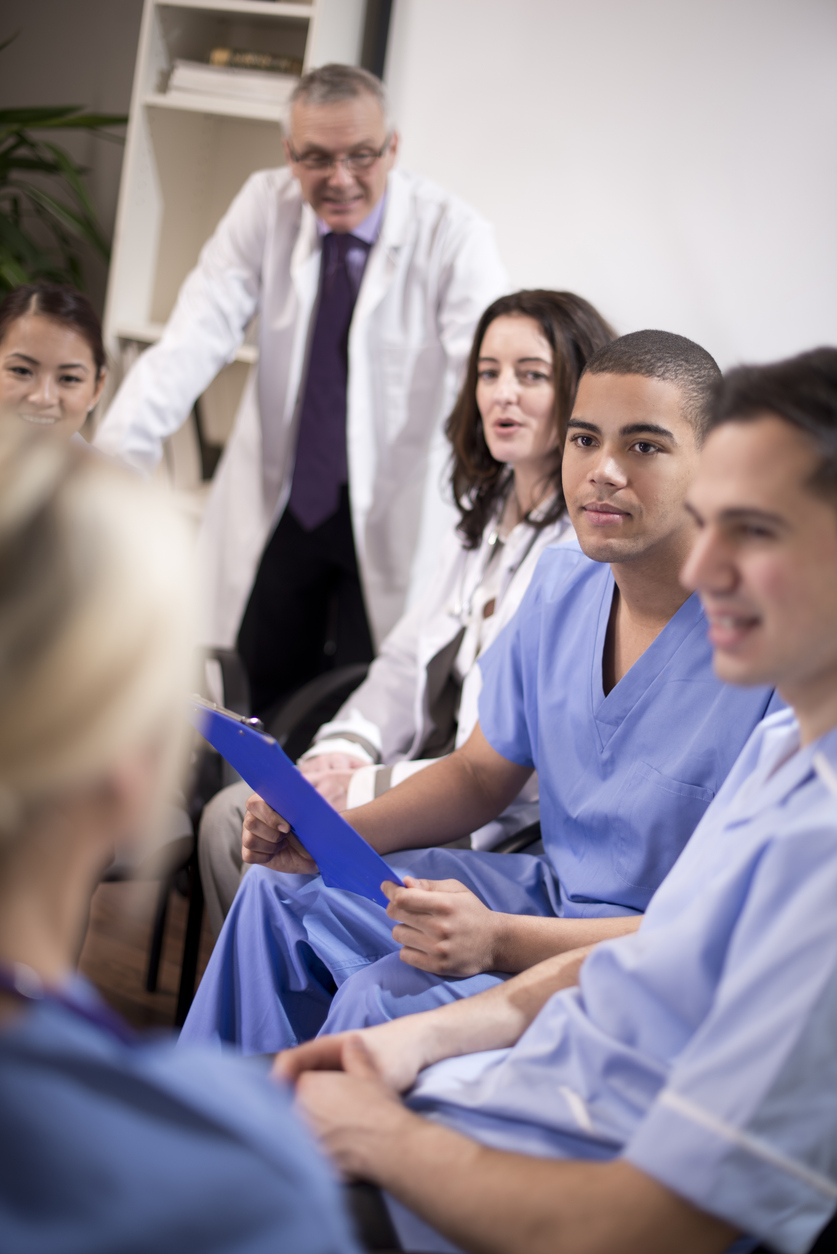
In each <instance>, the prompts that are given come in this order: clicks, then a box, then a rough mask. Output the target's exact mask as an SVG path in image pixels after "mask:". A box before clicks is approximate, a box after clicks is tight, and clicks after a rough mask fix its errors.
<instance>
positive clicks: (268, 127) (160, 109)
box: [103, 0, 365, 489]
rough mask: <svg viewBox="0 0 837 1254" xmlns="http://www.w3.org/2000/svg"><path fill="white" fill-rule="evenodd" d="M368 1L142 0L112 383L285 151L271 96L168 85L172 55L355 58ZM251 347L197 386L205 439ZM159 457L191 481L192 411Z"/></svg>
mask: <svg viewBox="0 0 837 1254" xmlns="http://www.w3.org/2000/svg"><path fill="white" fill-rule="evenodd" d="M364 11H365V0H307V2H306V0H300V2H299V3H293V2H290V0H287V2H286V0H177V3H173V2H171V0H145V6H144V9H143V18H142V25H141V28H140V38H139V47H138V49H137V61H136V68H135V71H134V84H133V91H132V96H131V110H130V119H129V123H128V133H127V137H126V145H125V158H124V162H123V168H122V179H121V184H120V190H119V205H118V209H117V215H116V227H115V232H114V241H113V252H112V258H111V267H110V275H109V281H108V293H107V300H106V305H105V316H104V332H105V341H106V345H107V348H108V352H109V354H110V356H111V359H112V361H113V365H114V371H113V374H114V379H113V384H114V386H115V385H116V384H118V382H119V380H120V378H121V377H122V375H123V374H124V371H125V370H126V368H127V367H128V366H129V365H130V364H131V362H132V361H133V360H135V358H136V356H137V354H138V353H139V352H141V351H142V350H143V349H144V348H145V347H147V346H148V345H149V344H153V343H154V342H155V341H156V340H158V339H159V338H160V335H161V334H162V331H163V327H164V326H165V323H166V321H167V319H168V317H169V314H170V313H171V311H172V308H173V306H174V302H175V299H176V297H177V293H178V291H179V289H180V285H181V283H182V282H183V280H184V278H185V277H186V275H187V274H188V273H189V271H190V270H191V269H192V267H193V266H194V264H195V262H196V261H197V258H198V254H199V252H200V250H201V247H202V246H203V244H204V243H205V241H206V240H207V239H208V238H209V236H210V235H211V234H212V232H213V230H214V229H215V227H216V225H217V223H218V221H219V219H220V218H221V216H222V215H223V213H224V212H225V210H226V209H227V207H228V205H229V204H230V202H231V201H232V199H233V197H234V196H235V195H236V193H237V192H238V190H239V189H240V187H241V186H242V184H243V183H244V181H245V179H247V177H248V176H249V175H250V174H252V173H253V172H254V171H255V170H261V169H265V168H267V167H270V166H277V165H281V164H283V161H284V158H283V154H282V144H281V136H282V130H281V110H280V109H279V108H278V107H276V106H274V105H269V104H260V103H251V102H249V101H238V100H234V99H229V98H223V97H214V96H210V95H194V96H190V97H187V98H186V99H184V98H183V94H182V93H178V94H177V95H171V96H168V95H167V94H166V88H167V85H168V78H169V75H170V73H171V69H172V66H173V64H174V61H175V60H176V59H177V58H184V59H187V60H191V61H207V60H208V58H209V53H210V52H211V50H212V49H213V48H216V47H232V48H242V49H245V50H247V51H258V52H269V53H274V54H284V55H290V56H295V57H299V58H301V59H302V61H303V66H304V68H305V69H309V68H311V67H313V66H316V65H322V64H324V63H325V62H327V61H343V62H346V63H347V64H350V65H357V64H358V63H359V60H360V50H361V39H362V32H363V19H364ZM256 357H257V350H256V347H255V344H253V343H245V344H244V345H242V347H241V349H240V350H239V352H238V354H237V356H236V360H235V361H234V362H232V363H231V364H230V365H229V366H227V367H226V368H225V369H224V370H223V371H222V372H221V374H219V375H218V377H217V378H216V380H215V382H214V383H213V384H212V385H211V386H210V388H209V389H208V390H207V392H206V393H205V394H204V396H203V397H202V398H201V416H202V419H203V422H204V425H205V429H206V435H207V437H208V439H209V440H210V441H211V442H212V443H215V444H222V443H223V442H224V441H225V439H226V437H227V435H228V434H229V431H230V428H231V426H232V421H233V418H234V416H235V411H236V408H237V405H238V401H239V399H240V396H241V392H242V389H243V387H244V383H245V380H246V377H247V371H248V369H249V368H250V367H251V366H252V365H253V363H254V362H255V361H256ZM111 395H112V392H111ZM103 409H104V407H103ZM165 466H166V467H167V471H168V473H169V475H170V477H171V478H172V479H173V480H174V482H175V485H176V486H178V487H180V488H185V489H192V488H195V489H196V488H198V486H199V483H200V461H199V457H198V452H197V441H196V433H195V431H194V426H193V423H192V422H191V421H190V422H189V423H187V425H186V426H185V427H184V428H183V430H182V431H181V432H179V433H178V435H176V436H175V437H174V438H173V439H172V440H171V441H170V447H169V448H168V449H167V451H166V460H165Z"/></svg>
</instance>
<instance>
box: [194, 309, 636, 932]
mask: <svg viewBox="0 0 837 1254" xmlns="http://www.w3.org/2000/svg"><path fill="white" fill-rule="evenodd" d="M612 339H613V332H612V330H611V328H610V327H609V326H608V324H607V323H606V322H605V321H604V319H603V318H602V317H601V316H600V315H599V314H598V313H597V312H596V310H595V309H594V308H593V306H592V305H590V304H589V303H588V302H587V301H585V300H582V299H581V297H579V296H574V295H573V294H572V293H571V292H548V291H529V292H517V293H515V294H514V295H512V296H503V297H501V299H500V300H497V301H495V302H494V303H493V304H492V305H489V307H488V309H486V311H485V313H484V314H483V316H482V318H481V319H480V322H479V326H478V327H477V331H476V335H475V337H474V343H473V347H472V349H471V355H470V358H469V361H468V369H467V373H466V376H465V381H464V383H463V386H462V390H461V392H460V395H459V399H458V401H457V402H456V405H455V407H454V410H453V413H452V414H451V416H450V419H449V421H448V427H447V432H448V436H449V438H450V440H451V444H452V446H453V459H452V470H451V483H452V488H453V496H454V499H455V501H456V503H457V506H458V508H459V512H460V515H461V518H460V522H459V525H458V527H456V528H453V529H452V530H451V532H450V535H449V536H448V538H447V539H446V541H445V542H444V544H443V546H442V548H441V550H440V552H439V560H438V564H437V573H436V577H435V578H434V580H433V582H432V584H431V586H430V587H429V588H428V589H427V591H426V593H425V595H424V597H423V599H422V600H421V601H420V602H419V604H417V605H416V606H414V607H413V609H411V610H409V611H408V612H407V613H406V614H405V615H404V617H403V618H402V619H401V620H400V622H399V623H397V624H396V626H395V627H394V628H393V630H392V631H391V632H390V634H389V636H388V637H387V638H386V640H384V642H383V644H382V645H381V651H380V653H379V655H378V657H377V658H376V660H375V661H374V662H373V663H372V666H371V667H370V670H369V675H368V677H367V678H366V680H365V681H364V683H363V684H361V686H360V687H359V688H358V689H357V691H356V692H354V693H353V694H352V696H351V697H350V698H349V699H348V701H347V702H346V703H345V705H344V706H343V707H342V709H340V710H339V712H338V713H337V715H336V717H335V718H334V719H333V721H332V722H330V723H326V724H325V725H324V726H323V727H321V728H320V730H319V731H318V732H317V735H316V736H315V738H314V743H313V745H312V747H311V748H310V749H309V750H308V752H307V753H306V754H304V756H303V757H302V759H301V760H300V767H301V769H302V771H303V772H304V774H305V775H307V777H308V778H309V779H310V780H311V782H312V783H314V784H315V785H316V787H317V788H318V789H319V791H320V792H321V793H322V794H323V796H325V797H326V798H327V800H328V801H330V802H331V804H332V805H333V806H335V808H337V809H338V810H344V809H351V808H353V807H354V806H356V805H362V804H364V803H365V802H367V801H371V800H372V799H373V797H377V796H380V794H381V793H382V792H384V791H386V789H388V788H390V787H392V786H393V785H394V784H397V783H399V782H400V781H401V780H402V779H405V778H406V777H407V776H408V775H410V774H412V773H413V772H415V771H418V770H421V769H422V768H423V767H424V766H427V765H428V763H429V762H431V761H433V760H434V759H435V758H438V757H441V756H442V755H443V754H445V753H449V752H450V751H451V750H452V749H453V748H454V747H455V746H457V745H460V744H462V743H464V741H465V740H467V738H468V736H469V735H470V733H471V731H472V730H473V727H474V724H475V723H476V721H477V700H478V697H479V691H480V687H481V683H482V680H481V676H480V671H479V667H478V666H477V665H476V663H477V659H478V657H479V656H480V654H481V653H482V652H483V650H485V649H486V648H487V647H488V645H490V644H491V642H492V641H493V640H494V639H495V637H496V636H497V635H498V634H499V632H500V630H501V629H502V628H503V627H504V626H505V625H506V623H507V622H508V621H509V620H510V619H511V618H512V616H513V614H514V612H515V610H516V609H517V607H518V605H519V604H520V601H521V599H522V597H523V594H524V592H525V591H526V588H527V587H528V585H529V580H530V579H531V577H532V574H533V572H534V570H535V566H536V565H537V561H538V558H539V557H540V555H541V553H542V552H543V550H544V549H545V548H546V547H547V546H548V545H551V544H557V543H561V542H564V541H566V540H571V539H572V538H573V532H572V528H571V526H570V523H569V520H568V519H567V515H566V511H565V509H564V498H563V495H562V493H561V450H562V447H563V443H564V433H565V427H566V422H567V418H568V416H569V413H570V410H571V408H572V404H573V400H574V398H575V392H576V388H577V386H578V380H579V377H580V375H581V372H582V370H583V369H584V365H585V363H586V362H587V360H588V358H589V357H590V356H591V355H592V354H593V353H594V352H596V351H597V349H599V348H601V347H603V346H604V345H605V344H607V343H609V342H610V340H612ZM249 793H250V790H249V789H248V788H247V786H246V785H239V784H236V785H233V786H232V787H231V788H228V789H225V790H224V791H223V792H221V793H219V794H218V795H217V796H216V797H215V798H214V799H213V800H212V801H211V802H210V804H209V806H208V807H207V810H206V812H205V814H204V819H203V824H202V827H201V837H200V846H199V848H200V855H201V875H202V878H203V882H204V888H205V891H206V898H207V907H208V912H209V917H210V922H211V923H212V926H213V929H214V930H215V932H216V934H217V933H218V932H219V931H220V929H221V925H222V923H223V919H224V916H225V914H226V912H227V911H228V910H229V908H230V905H231V904H232V899H233V897H234V896H235V892H236V889H237V888H238V884H239V882H240V878H241V874H242V861H241V825H242V821H243V818H244V810H245V806H246V803H247V798H248V796H249ZM537 795H538V794H537V779H536V778H535V777H533V778H532V779H531V780H530V781H529V783H528V784H527V786H526V788H525V789H524V791H523V792H522V793H521V795H520V796H519V797H518V798H517V800H516V801H514V802H513V803H512V805H511V806H509V808H508V809H507V810H506V811H504V813H503V814H502V815H501V817H500V819H498V820H497V821H495V822H493V823H491V824H489V825H488V826H487V827H485V828H482V829H481V830H480V831H479V832H475V833H474V834H473V836H472V844H473V845H474V847H475V848H479V849H489V848H491V847H492V846H493V845H495V844H496V843H497V842H498V841H499V840H501V839H502V838H503V837H504V836H507V835H510V834H512V833H513V832H515V831H518V830H519V829H520V828H522V827H526V826H527V825H528V824H529V823H532V822H534V821H535V820H536V819H537V817H538V804H537Z"/></svg>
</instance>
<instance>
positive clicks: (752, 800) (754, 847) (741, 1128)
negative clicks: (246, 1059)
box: [279, 349, 837, 1254]
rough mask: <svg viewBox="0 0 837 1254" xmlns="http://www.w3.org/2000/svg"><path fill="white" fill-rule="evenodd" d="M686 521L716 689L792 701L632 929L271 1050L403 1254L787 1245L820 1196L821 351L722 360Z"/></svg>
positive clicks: (835, 627) (833, 580) (831, 896)
mask: <svg viewBox="0 0 837 1254" xmlns="http://www.w3.org/2000/svg"><path fill="white" fill-rule="evenodd" d="M689 507H690V511H691V513H692V516H693V517H694V519H695V521H696V524H697V527H698V538H697V542H696V544H695V547H694V548H693V550H692V553H691V555H690V557H689V560H688V561H687V563H686V566H685V568H684V572H683V578H684V581H685V582H686V583H687V585H688V586H690V587H692V588H697V590H698V591H699V593H700V596H701V599H702V601H703V605H704V609H705V611H706V615H707V618H708V621H709V630H710V637H711V639H712V642H713V645H714V651H715V666H716V670H717V672H718V674H719V675H720V676H722V677H723V678H725V679H728V680H731V681H733V682H734V683H736V684H743V685H753V684H775V685H776V687H777V689H778V691H779V692H780V693H781V695H782V696H783V698H784V699H785V700H786V701H787V702H788V704H789V705H790V706H791V709H790V710H785V711H782V712H780V713H777V714H775V715H774V716H773V717H772V718H770V719H767V720H766V721H765V722H764V723H763V724H762V725H761V726H760V727H759V728H757V729H756V731H755V732H754V734H753V736H752V738H751V740H750V742H749V743H748V745H747V747H746V748H745V750H744V752H743V753H742V755H741V757H740V759H739V761H738V762H737V763H736V765H735V767H734V768H733V770H732V772H731V774H730V776H729V778H728V779H727V782H726V784H725V785H724V788H723V789H722V791H721V793H720V794H719V796H718V797H717V798H716V800H715V801H714V802H713V804H712V805H711V806H710V808H709V810H708V811H707V813H706V815H705V817H704V818H703V820H702V822H701V824H700V826H699V827H698V829H697V831H696V832H695V834H694V836H693V837H692V839H691V840H690V842H689V844H688V846H687V847H686V849H685V851H684V853H683V854H682V856H681V857H680V859H679V860H678V862H677V865H676V866H675V867H674V869H673V870H672V871H671V873H670V874H669V876H668V877H667V879H666V880H665V882H664V884H663V885H662V887H661V888H660V889H659V891H658V892H657V893H656V894H655V896H654V898H653V900H652V901H651V903H650V905H649V908H648V911H647V913H646V915H645V918H644V919H643V921H642V924H641V926H640V928H639V931H638V932H637V933H636V935H634V936H629V937H623V938H620V939H617V940H614V941H612V942H610V943H607V944H604V945H601V946H599V947H597V948H596V950H595V951H594V952H593V953H592V954H591V955H590V956H589V957H587V958H586V959H585V958H584V955H583V954H578V955H565V956H562V957H559V958H555V959H551V960H549V961H547V962H545V963H542V964H540V965H539V966H537V967H535V968H533V969H532V970H530V971H527V972H526V973H524V974H523V975H520V976H518V977H517V978H515V979H512V980H510V981H508V982H507V983H505V984H504V985H502V986H501V987H497V988H494V989H492V990H490V991H489V992H487V993H485V994H484V995H482V996H479V997H474V998H471V999H469V1000H468V1001H467V1002H460V1003H459V1004H457V1005H449V1006H445V1007H442V1008H440V1009H438V1010H434V1011H431V1012H430V1013H428V1014H423V1015H417V1016H413V1017H411V1018H404V1019H400V1020H398V1021H397V1022H392V1023H388V1024H385V1025H382V1026H380V1027H375V1028H372V1029H370V1030H369V1031H368V1032H365V1033H363V1034H352V1035H348V1036H339V1037H329V1038H322V1039H320V1040H318V1041H313V1042H310V1043H309V1044H307V1045H303V1046H301V1047H300V1048H299V1049H298V1050H296V1051H294V1052H292V1053H290V1054H288V1055H285V1056H284V1057H283V1059H282V1060H280V1064H279V1066H280V1070H281V1071H282V1072H283V1073H284V1074H285V1075H286V1076H289V1077H295V1076H300V1075H301V1081H300V1083H299V1088H298V1091H299V1097H300V1100H301V1103H302V1106H303V1108H304V1110H305V1112H306V1114H307V1116H308V1118H309V1120H310V1121H311V1122H313V1124H314V1125H315V1127H317V1128H318V1129H319V1132H320V1135H321V1137H322V1139H323V1141H324V1143H325V1145H326V1147H327V1148H329V1149H330V1150H331V1152H332V1154H333V1155H334V1157H335V1158H336V1160H337V1162H338V1164H339V1165H340V1166H341V1167H342V1168H343V1170H344V1171H346V1172H347V1173H349V1174H350V1175H355V1176H360V1177H361V1178H362V1179H365V1180H370V1181H376V1182H378V1183H379V1184H380V1185H382V1186H383V1187H384V1188H385V1189H387V1190H389V1192H390V1194H391V1195H392V1197H394V1198H397V1199H399V1203H403V1206H402V1205H399V1204H398V1203H392V1211H393V1213H394V1217H395V1221H396V1225H397V1227H398V1229H399V1231H400V1233H401V1237H402V1241H403V1243H404V1246H405V1248H407V1249H422V1250H431V1249H449V1248H451V1247H450V1246H449V1245H448V1244H447V1242H443V1243H440V1242H439V1238H438V1235H437V1234H438V1233H444V1234H445V1236H446V1237H447V1238H448V1239H449V1240H450V1241H451V1242H453V1243H455V1246H456V1247H459V1248H462V1249H469V1250H479V1251H481V1252H483V1254H490V1252H491V1251H503V1252H504V1254H506V1252H508V1251H515V1250H520V1251H524V1250H525V1251H526V1254H540V1251H543V1252H544V1254H546V1252H547V1251H549V1252H550V1254H551V1251H553V1250H556V1249H560V1250H561V1251H566V1254H574V1252H578V1251H584V1252H585V1254H616V1252H618V1254H632V1252H633V1251H637V1252H639V1251H641V1252H642V1254H657V1252H659V1254H663V1252H665V1254H668V1252H669V1251H673V1250H676V1251H678V1252H680V1251H689V1252H690V1254H713V1252H714V1251H721V1250H724V1249H726V1248H727V1247H728V1246H729V1245H730V1243H731V1242H732V1241H733V1239H734V1238H735V1236H736V1235H737V1234H739V1233H748V1234H751V1236H754V1237H757V1238H759V1239H761V1240H764V1241H767V1242H769V1244H770V1245H771V1246H772V1247H773V1248H775V1249H777V1250H781V1251H786V1252H787V1254H803V1251H806V1250H808V1248H809V1247H810V1245H811V1242H812V1241H813V1239H814V1237H815V1236H816V1234H817V1233H818V1231H819V1230H820V1229H821V1228H822V1227H823V1225H824V1224H825V1223H826V1221H827V1220H828V1218H829V1216H830V1215H831V1214H832V1213H833V1212H834V1210H835V1207H837V1050H836V1049H835V1042H837V350H836V349H820V350H817V351H816V352H813V353H808V354H804V355H803V356H801V357H798V358H795V359H793V360H791V361H788V362H781V363H779V364H778V365H774V366H766V367H756V368H752V369H742V370H736V371H733V372H732V373H731V375H730V376H729V378H728V380H727V382H726V385H725V388H724V391H723V393H722V396H721V400H720V407H719V412H718V416H717V425H716V426H715V427H714V429H713V430H712V432H711V434H710V436H709V438H708V440H707V443H706V447H705V450H704V453H703V456H702V460H701V467H700V471H699V474H698V476H697V479H696V481H695V484H694V486H693V487H692V489H691V491H690V493H689ZM582 961H583V967H581V963H582ZM580 967H581V972H580V979H579V987H578V988H570V987H568V986H570V985H572V984H574V983H575V980H576V973H577V972H578V970H579V968H580ZM557 990H564V991H560V992H558V991H557ZM556 992H557V995H554V994H556ZM474 1051H484V1052H474ZM463 1055H464V1056H463ZM442 1060H445V1061H442ZM434 1063H436V1064H438V1065H435V1066H433V1065H430V1064H434ZM313 1067H318V1068H328V1067H331V1068H335V1069H339V1068H341V1067H343V1068H344V1069H345V1070H346V1071H348V1072H349V1073H350V1074H342V1075H340V1074H331V1075H329V1074H325V1073H323V1072H322V1071H321V1072H319V1073H318V1074H314V1073H313V1072H312V1073H308V1072H309V1069H310V1068H313ZM424 1068H429V1069H427V1070H424ZM419 1072H421V1073H422V1074H419ZM303 1073H305V1074H303ZM398 1090H400V1091H407V1090H410V1092H409V1096H408V1098H407V1103H408V1106H409V1107H411V1108H412V1109H408V1106H405V1105H402V1103H401V1102H400V1101H399V1100H398V1098H397V1097H396V1095H395V1092H396V1091H398ZM415 1112H421V1114H423V1115H429V1116H431V1118H430V1119H426V1118H421V1117H419V1114H417V1113H415ZM463 1134H464V1135H463ZM404 1207H409V1211H408V1210H406V1209H404ZM416 1216H421V1217H422V1220H423V1221H426V1224H429V1225H432V1228H433V1229H435V1230H436V1231H435V1232H432V1231H430V1230H429V1229H428V1228H427V1226H426V1224H425V1223H422V1222H420V1221H419V1220H418V1219H417V1218H416ZM736 1248H738V1247H736ZM742 1248H746V1247H742Z"/></svg>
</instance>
